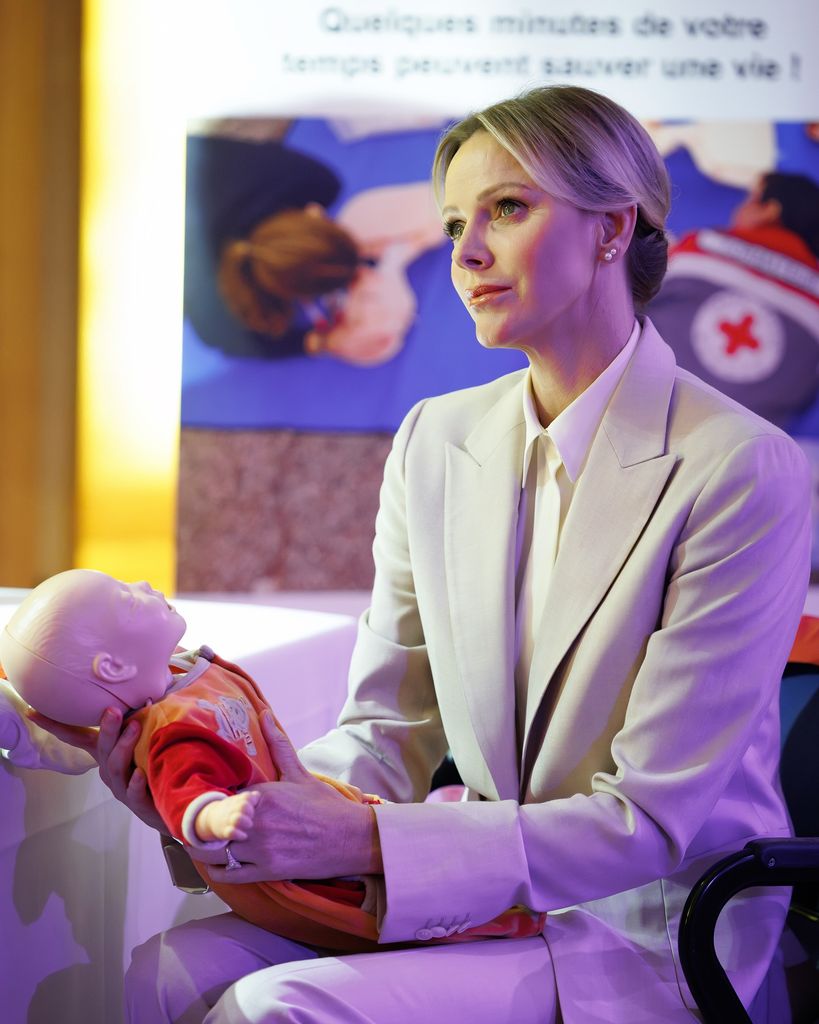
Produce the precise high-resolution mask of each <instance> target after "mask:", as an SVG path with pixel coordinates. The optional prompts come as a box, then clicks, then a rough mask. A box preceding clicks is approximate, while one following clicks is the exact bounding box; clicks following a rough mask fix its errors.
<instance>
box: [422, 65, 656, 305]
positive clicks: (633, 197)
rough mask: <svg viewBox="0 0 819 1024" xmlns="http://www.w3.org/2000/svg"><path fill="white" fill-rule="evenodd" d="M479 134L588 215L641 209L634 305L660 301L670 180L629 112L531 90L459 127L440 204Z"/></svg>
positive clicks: (438, 184)
mask: <svg viewBox="0 0 819 1024" xmlns="http://www.w3.org/2000/svg"><path fill="white" fill-rule="evenodd" d="M477 131H487V132H489V134H490V135H492V137H493V138H494V139H495V140H496V141H497V142H498V143H500V145H501V146H503V147H504V149H506V150H508V152H509V153H511V154H512V156H513V157H514V158H515V159H516V160H517V161H518V163H519V164H520V165H521V167H523V169H524V170H525V171H526V173H527V174H528V175H529V177H530V178H531V179H532V180H533V181H534V182H536V183H537V185H538V186H539V187H540V188H542V189H544V190H545V191H547V192H548V193H549V194H550V195H553V196H555V197H557V198H558V199H561V200H564V201H565V202H568V203H571V204H572V205H574V206H576V207H578V208H579V209H582V210H588V211H590V212H604V211H606V210H622V209H625V208H626V207H628V206H630V205H631V204H632V203H636V204H637V223H636V226H635V229H634V236H633V237H632V240H631V243H630V245H629V248H628V264H627V265H628V270H629V278H630V281H631V291H632V295H633V298H634V303H635V305H636V306H638V307H642V306H644V305H645V304H646V303H647V302H648V301H649V300H650V299H652V298H653V297H654V295H656V294H657V291H658V290H659V288H660V284H661V283H662V280H663V275H664V274H665V271H666V266H667V263H668V240H667V238H666V234H665V220H666V217H667V215H668V210H669V206H670V203H671V189H670V184H669V180H668V173H667V171H666V169H665V164H664V163H663V160H662V157H661V156H660V154H659V153H658V152H657V149H656V147H655V145H654V143H653V142H652V141H651V139H650V137H649V135H648V133H647V132H646V130H645V129H644V128H643V127H642V125H641V124H640V123H639V121H637V120H636V118H634V117H632V115H631V114H629V113H628V111H626V110H624V109H623V108H622V107H621V106H620V105H619V104H617V103H615V102H614V101H613V100H610V99H608V98H607V97H606V96H603V95H601V94H600V93H596V92H592V91H591V90H590V89H583V88H580V87H579V86H574V85H550V86H543V87H541V88H537V89H532V90H530V91H529V92H526V93H523V94H522V95H521V96H517V97H515V98H514V99H509V100H504V101H503V102H501V103H495V104H493V105H492V106H491V107H487V108H486V109H485V110H482V111H479V112H478V113H476V114H472V115H470V116H469V117H467V118H465V119H464V120H463V121H460V122H459V123H457V124H455V125H453V127H451V128H450V129H449V130H448V131H447V132H446V134H445V135H444V136H443V138H442V139H441V141H440V143H439V144H438V149H437V151H436V153H435V161H434V163H433V172H432V173H433V182H434V185H435V190H436V193H437V195H438V197H439V201H440V197H441V196H442V195H443V186H444V178H445V177H446V172H447V169H448V168H449V165H450V163H451V162H452V158H453V157H454V156H455V154H456V153H457V152H458V150H459V149H460V148H461V146H462V145H463V144H464V143H465V142H466V141H467V139H469V138H471V136H472V135H474V134H475V132H477Z"/></svg>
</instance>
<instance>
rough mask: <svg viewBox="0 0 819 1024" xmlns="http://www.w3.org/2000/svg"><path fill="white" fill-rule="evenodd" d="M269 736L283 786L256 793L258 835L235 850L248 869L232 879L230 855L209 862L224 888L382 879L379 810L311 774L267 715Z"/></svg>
mask: <svg viewBox="0 0 819 1024" xmlns="http://www.w3.org/2000/svg"><path fill="white" fill-rule="evenodd" d="M262 728H263V730H264V734H265V738H266V740H267V744H268V747H269V748H270V753H271V756H272V758H273V761H274V763H275V764H276V766H277V767H278V769H279V772H280V773H281V777H280V779H279V781H278V782H266V783H263V784H262V785H260V786H256V787H255V790H256V791H257V792H258V794H259V800H258V803H257V804H256V805H255V818H254V822H253V830H252V833H251V834H250V835H249V837H248V838H247V839H245V840H241V841H238V842H231V846H230V848H231V852H232V853H233V856H234V857H235V858H236V859H237V860H238V861H240V862H241V863H242V865H243V867H242V868H236V869H233V870H231V871H226V870H225V869H224V868H223V867H221V865H222V863H223V861H224V854H222V856H221V857H220V856H219V855H218V852H217V855H215V856H213V855H209V856H207V857H200V856H199V851H198V850H197V851H196V853H195V856H196V858H197V860H206V861H207V863H208V864H209V871H210V872H211V875H212V877H213V879H214V881H217V882H231V883H232V882H261V881H271V880H276V879H290V878H334V877H339V876H343V875H363V874H381V873H382V872H383V870H384V866H383V863H382V861H381V847H380V844H379V841H378V827H377V824H376V820H375V814H374V812H373V810H372V808H371V807H370V806H369V805H367V804H364V803H357V802H355V801H354V800H348V799H347V798H346V797H344V796H342V795H341V794H340V793H339V792H338V791H337V790H336V789H333V787H332V786H329V785H327V783H326V782H322V781H321V780H320V779H317V778H316V777H315V776H314V775H312V774H311V773H310V772H308V771H307V769H306V768H305V767H304V765H303V764H302V763H301V762H300V761H299V758H298V755H297V754H296V751H295V750H294V749H293V746H292V744H291V743H290V740H289V739H288V738H287V736H285V734H284V733H283V732H281V730H280V729H279V728H278V727H277V726H276V724H275V721H274V720H273V716H272V715H271V714H270V713H269V712H265V713H264V715H263V716H262Z"/></svg>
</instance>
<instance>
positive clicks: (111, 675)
mask: <svg viewBox="0 0 819 1024" xmlns="http://www.w3.org/2000/svg"><path fill="white" fill-rule="evenodd" d="M91 668H92V670H93V672H94V675H95V676H96V677H97V679H101V680H102V681H103V682H104V683H125V682H127V681H128V680H129V679H133V678H134V676H135V675H136V673H137V670H136V665H126V664H125V663H124V662H122V661H120V660H119V658H115V657H114V656H113V654H108V653H106V652H105V651H102V652H101V653H100V654H95V655H94V660H93V661H92V662H91Z"/></svg>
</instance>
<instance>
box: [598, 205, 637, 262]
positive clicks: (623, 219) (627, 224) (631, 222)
mask: <svg viewBox="0 0 819 1024" xmlns="http://www.w3.org/2000/svg"><path fill="white" fill-rule="evenodd" d="M636 224H637V204H636V203H633V204H632V205H631V206H627V207H626V209H625V210H611V211H609V212H608V213H602V214H600V248H601V249H616V250H617V251H618V252H619V253H623V252H625V251H626V249H627V248H628V244H629V242H630V241H631V236H632V235H633V234H634V227H635V225H636Z"/></svg>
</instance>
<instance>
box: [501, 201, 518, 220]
mask: <svg viewBox="0 0 819 1024" xmlns="http://www.w3.org/2000/svg"><path fill="white" fill-rule="evenodd" d="M521 205H522V204H521V203H519V202H518V201H517V199H500V200H498V213H499V214H500V215H501V217H511V216H512V214H513V213H517V212H518V210H519V209H520V208H521Z"/></svg>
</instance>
